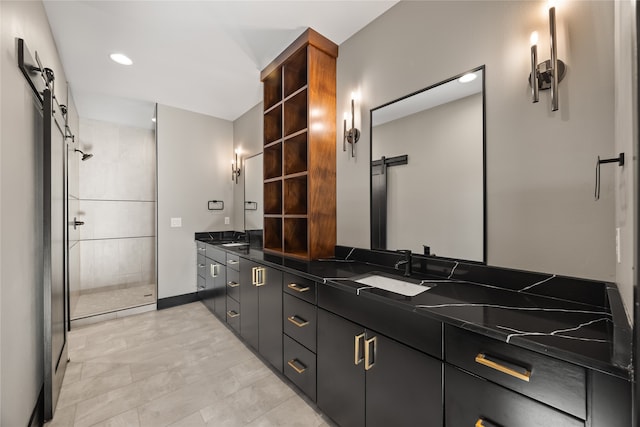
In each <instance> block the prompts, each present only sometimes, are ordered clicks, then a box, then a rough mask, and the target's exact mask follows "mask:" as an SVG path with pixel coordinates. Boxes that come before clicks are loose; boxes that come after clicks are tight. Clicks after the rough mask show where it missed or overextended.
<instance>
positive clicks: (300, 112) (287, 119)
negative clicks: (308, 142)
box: [284, 90, 307, 136]
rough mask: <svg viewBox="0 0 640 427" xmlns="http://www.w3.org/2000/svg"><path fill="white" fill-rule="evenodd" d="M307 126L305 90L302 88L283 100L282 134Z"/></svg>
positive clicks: (289, 133)
mask: <svg viewBox="0 0 640 427" xmlns="http://www.w3.org/2000/svg"><path fill="white" fill-rule="evenodd" d="M306 128H307V91H306V90H303V91H301V92H299V93H298V94H296V95H295V96H292V97H291V98H289V99H287V100H286V101H284V135H285V136H288V135H291V134H292V133H296V132H299V131H301V130H303V129H306Z"/></svg>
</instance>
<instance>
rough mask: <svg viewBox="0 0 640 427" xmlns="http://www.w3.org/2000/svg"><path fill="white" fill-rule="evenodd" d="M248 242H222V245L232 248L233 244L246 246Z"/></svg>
mask: <svg viewBox="0 0 640 427" xmlns="http://www.w3.org/2000/svg"><path fill="white" fill-rule="evenodd" d="M246 245H248V243H246V242H234V243H223V244H222V246H224V247H226V248H233V247H235V246H246Z"/></svg>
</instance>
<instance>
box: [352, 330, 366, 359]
mask: <svg viewBox="0 0 640 427" xmlns="http://www.w3.org/2000/svg"><path fill="white" fill-rule="evenodd" d="M363 339H364V334H360V335H356V336H355V342H354V344H353V353H354V354H353V363H354V364H355V365H359V364H360V362H362V361H363V360H364V357H362V356H360V341H361V340H363Z"/></svg>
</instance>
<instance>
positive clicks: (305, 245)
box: [260, 29, 338, 259]
mask: <svg viewBox="0 0 640 427" xmlns="http://www.w3.org/2000/svg"><path fill="white" fill-rule="evenodd" d="M337 56H338V46H336V45H335V44H334V43H333V42H331V41H330V40H328V39H326V38H325V37H323V36H321V35H320V34H318V33H317V32H315V31H314V30H312V29H308V30H307V31H305V32H304V33H303V34H302V35H301V36H300V37H299V38H298V39H297V40H296V41H294V42H293V43H292V44H291V46H289V47H288V48H287V49H286V50H285V51H284V52H282V54H280V56H278V57H277V58H276V59H275V60H274V61H273V62H272V63H271V64H269V66H267V67H266V68H265V69H264V70H263V71H262V73H261V76H260V78H261V80H262V82H263V83H264V156H263V158H264V249H265V251H267V252H273V253H278V254H282V255H286V256H292V257H296V258H303V259H317V258H324V257H329V256H332V255H333V253H334V247H335V244H336V58H337Z"/></svg>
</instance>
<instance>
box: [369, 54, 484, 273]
mask: <svg viewBox="0 0 640 427" xmlns="http://www.w3.org/2000/svg"><path fill="white" fill-rule="evenodd" d="M480 70H482V216H483V218H482V252H483V253H482V261H477V260H463V259H460V258H450V257H441V256H437V255H429V256H431V257H434V258H440V259H447V260H456V261H465V262H470V263H477V264H485V265H486V264H487V105H486V79H487V70H486V66H485V65H480V66H478V67H475V68H472V69H470V70H467V71H464V72H462V73H460V74H458V75H455V76H453V77H450V78H448V79H446V80H442V81H440V82H438V83H435V84H432V85H430V86H427V87H425V88H423V89H420V90H417V91H415V92H411V93H409V94H407V95H404V96H402V97H400V98H397V99H394V100H392V101H389V102H386V103H384V104H382V105H379V106H377V107H374V108H372V109H370V110H369V227H370V229H369V247H370V248H371V249H372V250H386V251H393V250H390V249H388V248H385V249H380V248H374V247H373V236H374V231H375V229H374V222H373V178H372V163H373V112H374V111H376V110H379V109H380V108H383V107H386V106H388V105H391V104H393V103H396V102H399V101H402V100H404V99H407V98H410V97H412V96H414V95H417V94H419V93H422V92H426V91H428V90H430V89H433V88H435V87H437V86H440V85H443V84H445V83H449V82H451V81H453V80H457V79H459V78H460V77H462V76H463V75H465V74H467V73H474V72H476V71H480ZM385 227H386V224H385ZM399 249H400V248H399Z"/></svg>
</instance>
